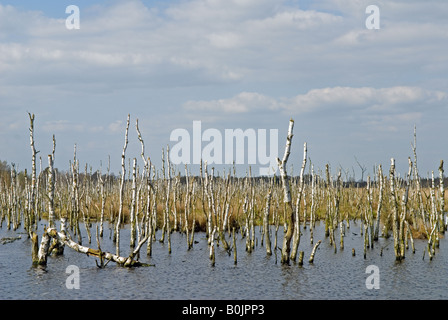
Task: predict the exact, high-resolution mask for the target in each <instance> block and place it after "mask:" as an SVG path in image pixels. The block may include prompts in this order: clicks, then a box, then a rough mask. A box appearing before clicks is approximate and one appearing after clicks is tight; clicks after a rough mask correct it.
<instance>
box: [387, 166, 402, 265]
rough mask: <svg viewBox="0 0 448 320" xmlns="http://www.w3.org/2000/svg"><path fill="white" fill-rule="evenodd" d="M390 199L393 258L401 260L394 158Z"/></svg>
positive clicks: (391, 169) (391, 171) (391, 168)
mask: <svg viewBox="0 0 448 320" xmlns="http://www.w3.org/2000/svg"><path fill="white" fill-rule="evenodd" d="M390 199H391V200H390V201H391V206H392V224H393V225H392V227H393V235H394V252H395V259H396V260H401V258H402V257H401V250H400V239H399V233H400V220H399V217H398V203H397V198H396V194H395V159H394V158H392V159H391V160H390Z"/></svg>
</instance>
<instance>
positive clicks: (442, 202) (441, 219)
mask: <svg viewBox="0 0 448 320" xmlns="http://www.w3.org/2000/svg"><path fill="white" fill-rule="evenodd" d="M443 180H444V176H443V160H440V166H439V199H440V200H439V202H440V209H439V210H440V211H439V212H440V213H439V224H440V231H441V232H442V233H444V232H445V231H446V230H447V226H446V224H445V188H444V181H443Z"/></svg>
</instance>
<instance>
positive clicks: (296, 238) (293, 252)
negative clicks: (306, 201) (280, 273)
mask: <svg viewBox="0 0 448 320" xmlns="http://www.w3.org/2000/svg"><path fill="white" fill-rule="evenodd" d="M306 158H307V144H306V142H305V143H304V145H303V160H302V168H301V169H300V181H299V192H298V195H297V202H296V208H295V223H296V225H295V227H294V229H295V232H294V238H293V244H292V249H291V259H292V260H293V261H295V260H296V257H297V250H298V248H299V243H300V207H301V202H302V196H303V189H304V182H303V179H304V174H305V173H304V172H305V166H306ZM305 223H306V221H305Z"/></svg>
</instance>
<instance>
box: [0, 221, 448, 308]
mask: <svg viewBox="0 0 448 320" xmlns="http://www.w3.org/2000/svg"><path fill="white" fill-rule="evenodd" d="M43 223H44V222H42V224H43ZM42 230H43V227H42V225H40V226H39V230H38V234H39V235H40V236H39V239H40V238H41V234H42ZM94 230H95V228H92V243H91V244H88V239H87V237H86V232H85V229H83V226H81V232H82V233H83V244H84V245H86V246H90V247H92V248H96V240H95V231H94ZM272 233H274V230H272ZM19 235H20V236H21V239H18V240H16V241H13V242H10V243H5V244H0V299H163V300H170V299H181V300H186V299H231V300H233V299H248V300H252V299H256V300H266V299H268V300H277V299H282V300H291V299H355V300H358V299H447V298H448V277H447V276H448V243H447V240H446V239H445V238H442V239H441V240H440V247H439V248H438V249H436V254H435V256H434V257H433V259H432V260H429V257H428V255H427V254H424V251H425V246H426V241H424V240H418V239H415V250H416V252H415V253H412V251H411V248H409V250H407V251H406V258H405V259H404V261H402V262H396V261H395V257H394V252H393V239H392V238H389V239H386V238H380V239H379V240H378V241H377V242H375V243H374V248H369V249H367V255H366V257H365V258H364V254H363V237H362V236H361V233H360V225H359V224H356V223H354V222H351V223H350V228H349V229H347V230H346V235H345V237H344V247H345V249H343V250H341V249H340V248H339V246H338V250H337V252H336V253H335V251H334V248H333V246H331V245H330V244H329V239H328V238H325V235H324V230H323V225H322V224H317V226H316V229H315V231H314V240H315V242H316V241H318V240H322V243H321V245H320V246H319V248H318V250H317V252H316V255H315V259H314V263H313V264H310V263H308V258H309V256H310V253H311V250H312V247H313V245H311V244H310V234H309V228H306V229H304V230H303V231H302V236H301V241H300V246H299V250H301V251H304V257H305V258H304V263H303V265H302V266H299V265H298V264H297V263H294V262H292V263H291V264H290V265H282V264H281V263H280V251H279V250H276V251H274V254H273V255H271V256H267V255H266V250H265V247H263V246H262V245H261V233H260V232H259V230H258V229H257V230H256V237H257V241H256V246H255V250H254V251H252V252H251V253H248V252H246V251H245V241H246V239H242V237H241V234H237V235H236V237H237V260H238V261H237V264H236V265H235V264H234V258H233V254H232V255H230V256H229V255H228V254H227V252H225V251H224V250H223V249H222V248H220V247H217V248H216V260H215V265H214V266H212V264H211V261H210V260H209V249H208V245H207V239H206V238H205V233H196V234H195V240H196V241H197V243H195V244H194V247H193V249H191V250H187V244H186V236H185V234H181V233H179V232H173V233H172V234H171V245H172V252H171V253H169V252H168V243H167V239H166V238H165V242H164V243H161V242H159V241H155V242H154V246H153V254H152V256H151V257H147V256H146V245H144V247H143V249H142V251H141V252H142V254H141V257H140V261H142V262H146V263H149V264H152V265H153V266H150V267H139V268H124V267H119V266H117V265H116V264H115V263H113V262H110V263H109V264H108V265H107V266H106V267H105V268H102V269H100V268H98V267H97V266H96V263H95V258H94V257H89V256H87V255H84V254H81V253H78V252H75V251H73V250H72V249H70V248H68V247H66V248H65V250H64V254H63V255H62V256H58V257H53V256H52V257H49V259H48V264H47V266H46V267H45V268H42V267H33V266H32V261H31V241H30V239H28V237H27V235H26V233H25V232H24V231H23V230H22V229H18V230H16V231H12V230H7V229H6V225H5V223H4V224H3V226H2V228H0V239H1V238H5V237H17V236H19ZM109 236H110V229H108V227H107V226H106V228H105V232H104V236H103V239H102V249H103V251H111V252H115V244H114V243H113V242H112V240H111V239H110V237H109ZM128 237H129V230H128V229H126V228H125V229H123V230H122V232H121V237H120V239H121V241H120V243H121V255H127V254H128V253H129V245H128V244H129V238H128ZM159 238H160V231H159V232H158V233H157V239H159ZM227 238H228V239H229V235H228V234H227ZM282 238H283V233H282V229H281V228H280V229H279V232H278V244H279V245H280V244H281V240H282ZM336 241H337V243H338V244H339V235H337V236H336ZM272 242H273V243H274V241H272ZM352 249H355V253H356V255H355V256H352ZM70 265H75V266H77V267H78V268H79V276H80V278H79V279H80V282H79V284H80V287H79V289H67V287H66V281H67V279H68V277H69V276H70V275H71V273H67V272H66V271H67V267H68V266H70ZM369 265H375V266H377V267H378V269H377V270H378V275H379V278H378V280H379V282H378V283H379V289H375V288H373V289H368V288H367V286H366V279H367V278H368V277H369V276H370V275H371V273H366V269H367V267H368V266H369Z"/></svg>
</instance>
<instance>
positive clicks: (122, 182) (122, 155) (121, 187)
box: [115, 114, 130, 256]
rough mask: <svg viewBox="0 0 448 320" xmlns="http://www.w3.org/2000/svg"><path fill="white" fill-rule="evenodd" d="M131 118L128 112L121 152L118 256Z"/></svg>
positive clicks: (117, 227)
mask: <svg viewBox="0 0 448 320" xmlns="http://www.w3.org/2000/svg"><path fill="white" fill-rule="evenodd" d="M129 118H130V115H129V114H128V120H127V123H126V132H125V135H124V146H123V153H122V154H121V182H120V207H119V210H118V219H117V223H116V227H115V233H116V252H117V256H119V255H120V227H121V219H122V215H123V197H124V184H125V180H126V166H125V159H126V148H127V146H128V131H129Z"/></svg>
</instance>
